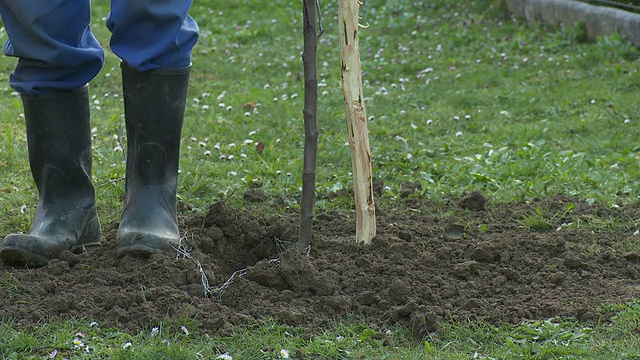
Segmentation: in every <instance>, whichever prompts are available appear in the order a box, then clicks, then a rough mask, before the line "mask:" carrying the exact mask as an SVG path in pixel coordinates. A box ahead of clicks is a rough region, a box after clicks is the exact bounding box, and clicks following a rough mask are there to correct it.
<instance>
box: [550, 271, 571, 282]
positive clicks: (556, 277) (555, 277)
mask: <svg viewBox="0 0 640 360" xmlns="http://www.w3.org/2000/svg"><path fill="white" fill-rule="evenodd" d="M566 278H567V275H566V274H565V273H563V272H562V271H558V272H555V273H553V274H551V276H549V281H551V282H552V283H554V284H556V285H560V284H562V283H563V282H564V280H565V279H566Z"/></svg>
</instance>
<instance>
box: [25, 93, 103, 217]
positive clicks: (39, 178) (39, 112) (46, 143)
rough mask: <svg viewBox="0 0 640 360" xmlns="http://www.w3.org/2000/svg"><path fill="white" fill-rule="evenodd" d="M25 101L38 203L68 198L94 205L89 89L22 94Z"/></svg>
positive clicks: (30, 160)
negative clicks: (82, 200) (83, 200)
mask: <svg viewBox="0 0 640 360" xmlns="http://www.w3.org/2000/svg"><path fill="white" fill-rule="evenodd" d="M22 103H23V107H24V116H25V120H26V129H27V146H28V150H29V165H30V167H31V173H32V175H33V179H34V181H35V183H36V186H37V188H38V193H39V206H41V205H43V204H47V203H55V202H58V201H60V200H61V199H62V200H63V199H68V198H77V199H86V200H85V202H86V206H87V207H89V206H92V205H93V204H94V203H95V200H94V197H95V196H94V189H93V186H92V184H91V125H90V120H89V115H90V114H89V113H90V111H89V95H88V88H87V87H86V86H85V87H83V88H80V89H77V90H73V91H57V92H51V93H47V94H43V95H22ZM83 205H85V204H84V203H83Z"/></svg>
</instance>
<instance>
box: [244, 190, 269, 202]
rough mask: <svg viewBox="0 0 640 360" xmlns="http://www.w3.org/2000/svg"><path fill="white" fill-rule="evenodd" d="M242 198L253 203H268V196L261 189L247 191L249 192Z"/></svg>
mask: <svg viewBox="0 0 640 360" xmlns="http://www.w3.org/2000/svg"><path fill="white" fill-rule="evenodd" d="M242 198H243V199H244V200H245V201H248V202H252V203H260V202H265V201H267V195H266V194H265V193H264V191H262V190H260V189H254V188H251V189H247V191H245V192H244V194H243V195H242Z"/></svg>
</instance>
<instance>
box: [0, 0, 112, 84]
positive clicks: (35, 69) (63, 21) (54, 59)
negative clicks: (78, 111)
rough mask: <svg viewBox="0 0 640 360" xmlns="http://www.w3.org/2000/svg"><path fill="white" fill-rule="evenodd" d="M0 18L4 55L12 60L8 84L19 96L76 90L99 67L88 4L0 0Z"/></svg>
mask: <svg viewBox="0 0 640 360" xmlns="http://www.w3.org/2000/svg"><path fill="white" fill-rule="evenodd" d="M0 16H1V17H2V20H3V22H4V27H5V29H6V31H7V34H8V35H9V41H7V43H6V44H5V47H4V53H5V55H8V56H14V57H17V58H18V64H17V66H16V68H15V70H14V71H13V73H12V74H11V78H10V80H9V81H10V85H11V87H13V88H14V89H16V90H17V91H18V92H19V93H21V94H25V95H38V94H44V93H47V92H51V91H58V90H76V89H79V88H81V87H83V86H84V85H86V84H87V83H88V82H89V81H90V80H91V79H93V78H94V77H95V76H96V75H97V74H98V72H99V71H100V69H101V68H102V65H103V63H104V55H103V50H102V48H101V47H100V44H99V43H98V41H97V40H96V39H95V37H94V36H93V34H92V33H91V29H90V27H89V20H90V16H91V14H90V7H89V1H88V0H49V1H39V0H20V1H15V0H0Z"/></svg>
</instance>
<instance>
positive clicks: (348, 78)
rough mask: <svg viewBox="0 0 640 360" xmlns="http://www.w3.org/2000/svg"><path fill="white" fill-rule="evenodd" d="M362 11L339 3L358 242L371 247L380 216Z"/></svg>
mask: <svg viewBox="0 0 640 360" xmlns="http://www.w3.org/2000/svg"><path fill="white" fill-rule="evenodd" d="M359 10H360V3H359V1H358V0H340V1H339V10H338V28H339V30H340V59H341V79H342V92H343V94H344V106H345V111H346V115H347V133H348V135H349V147H350V148H351V163H352V166H353V191H354V195H355V201H356V216H357V217H356V241H358V242H364V243H365V244H371V241H372V240H373V238H374V237H375V236H376V213H375V203H374V200H373V180H372V173H371V158H372V156H371V149H370V147H369V130H368V127H367V114H366V109H365V104H364V95H363V90H362V66H361V63H360V40H359V39H358V30H359V27H360V25H359V23H358V13H359Z"/></svg>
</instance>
